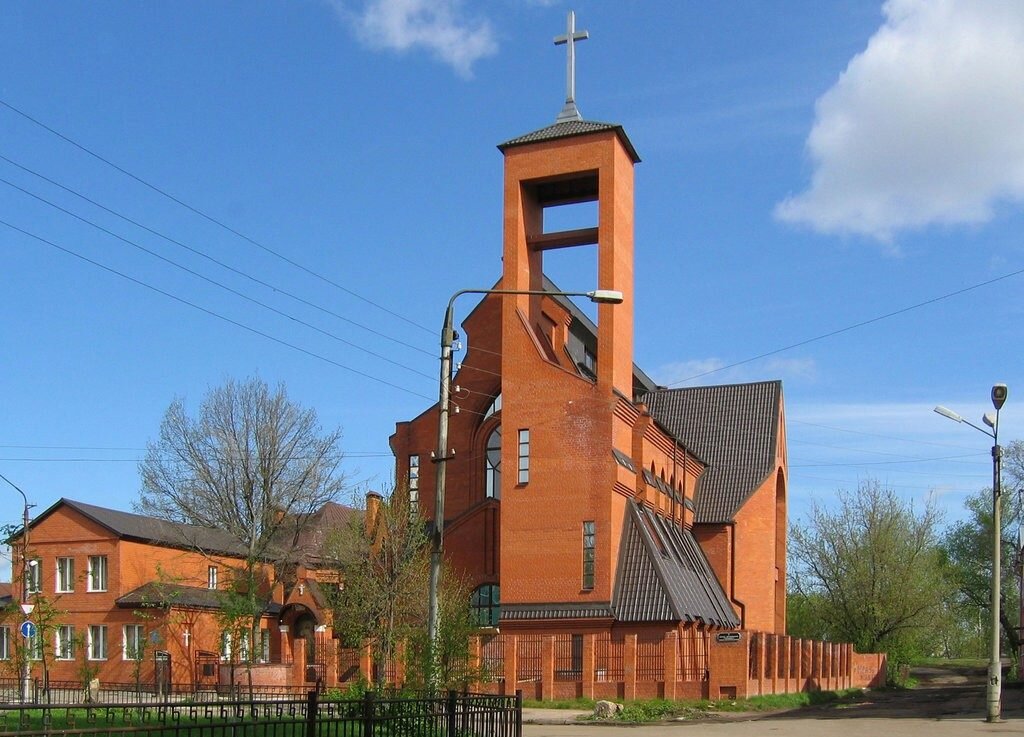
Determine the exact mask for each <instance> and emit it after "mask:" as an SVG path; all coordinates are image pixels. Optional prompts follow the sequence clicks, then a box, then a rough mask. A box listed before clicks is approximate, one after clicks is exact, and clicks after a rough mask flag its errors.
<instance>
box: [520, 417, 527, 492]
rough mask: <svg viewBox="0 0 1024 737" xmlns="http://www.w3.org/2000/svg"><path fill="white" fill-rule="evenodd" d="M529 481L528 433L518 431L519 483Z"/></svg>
mask: <svg viewBox="0 0 1024 737" xmlns="http://www.w3.org/2000/svg"><path fill="white" fill-rule="evenodd" d="M529 481H530V431H529V430H520V431H519V483H520V484H526V483H529Z"/></svg>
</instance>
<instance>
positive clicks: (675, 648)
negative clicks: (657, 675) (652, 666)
mask: <svg viewBox="0 0 1024 737" xmlns="http://www.w3.org/2000/svg"><path fill="white" fill-rule="evenodd" d="M662 653H663V655H664V666H663V667H662V671H663V672H662V675H661V677H662V678H663V679H664V681H665V688H664V690H665V698H666V699H675V697H676V687H677V686H676V684H677V679H676V672H677V671H678V670H679V662H678V661H679V633H678V632H676V631H675V630H671V631H670V632H666V633H665V638H664V640H662Z"/></svg>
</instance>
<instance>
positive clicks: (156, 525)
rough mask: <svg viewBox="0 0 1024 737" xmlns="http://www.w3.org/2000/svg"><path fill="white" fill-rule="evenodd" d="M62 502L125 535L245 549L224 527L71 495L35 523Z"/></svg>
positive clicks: (176, 544) (177, 544) (235, 551)
mask: <svg viewBox="0 0 1024 737" xmlns="http://www.w3.org/2000/svg"><path fill="white" fill-rule="evenodd" d="M61 505H66V506H68V507H70V508H71V509H74V510H75V511H77V512H78V513H79V514H81V515H83V516H85V517H87V518H88V519H91V520H92V521H93V522H95V523H97V524H99V525H102V526H103V527H106V528H107V529H108V530H110V531H111V532H112V533H114V534H115V535H117V536H118V537H121V538H128V539H130V540H137V541H139V542H153V543H157V544H159V545H167V546H169V547H173V548H198V549H200V550H203V551H206V552H209V553H226V554H228V555H244V550H243V549H242V547H241V545H239V543H238V541H237V540H236V539H235V538H234V537H232V536H231V535H229V534H228V533H226V532H224V531H223V530H218V529H215V528H212V527H200V526H198V525H186V524H181V523H178V522H168V521H166V520H162V519H156V518H155V517H146V516H144V515H141V514H132V513H131V512H122V511H120V510H117V509H107V508H106V507H97V506H96V505H94V504H86V503H85V502H76V501H73V500H71V499H60V500H58V501H57V503H56V504H54V505H53V506H52V507H50V508H49V509H47V510H46V511H45V512H43V513H42V514H41V515H39V516H38V517H36V519H34V520H33V521H32V523H31V525H32V526H33V527H34V526H35V525H37V524H39V523H40V522H41V521H42V520H43V519H45V518H46V517H48V516H49V515H50V514H51V513H52V512H53V511H54V510H56V509H57V508H58V507H59V506H61Z"/></svg>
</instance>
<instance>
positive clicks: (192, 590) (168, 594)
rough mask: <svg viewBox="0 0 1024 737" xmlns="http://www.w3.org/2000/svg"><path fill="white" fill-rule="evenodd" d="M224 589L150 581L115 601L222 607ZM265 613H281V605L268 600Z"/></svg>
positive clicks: (123, 604)
mask: <svg viewBox="0 0 1024 737" xmlns="http://www.w3.org/2000/svg"><path fill="white" fill-rule="evenodd" d="M224 593H225V592H224V591H218V590H217V589H209V588H202V587H199V586H184V585H182V584H177V583H164V582H161V581H150V582H149V583H145V584H143V585H142V586H139V587H138V588H137V589H133V590H132V591H129V592H128V593H127V594H125V595H124V596H121V597H119V598H117V599H116V600H115V601H114V604H116V605H117V606H118V607H120V608H122V609H127V608H133V607H181V608H184V609H221V608H222V607H223V606H224ZM263 612H264V614H280V613H281V605H280V604H277V603H275V602H273V601H268V602H267V604H266V607H265V608H264V610H263Z"/></svg>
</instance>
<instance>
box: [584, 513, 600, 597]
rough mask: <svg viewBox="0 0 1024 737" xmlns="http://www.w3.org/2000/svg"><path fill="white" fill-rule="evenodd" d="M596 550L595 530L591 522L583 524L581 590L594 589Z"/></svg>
mask: <svg viewBox="0 0 1024 737" xmlns="http://www.w3.org/2000/svg"><path fill="white" fill-rule="evenodd" d="M596 548H597V529H596V526H595V525H594V523H593V522H592V521H587V522H584V523H583V588H584V589H587V590H588V591H589V590H590V589H592V588H594V562H595V561H594V552H595V550H596Z"/></svg>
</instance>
